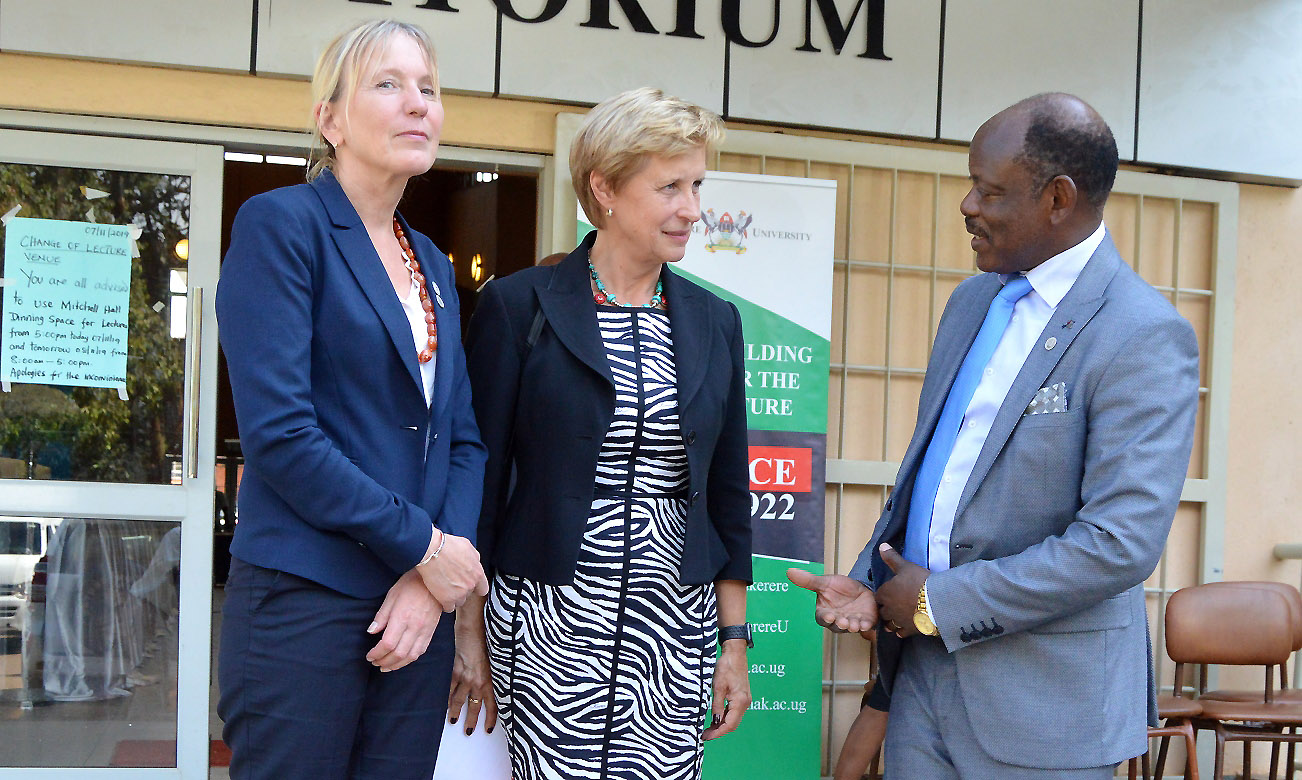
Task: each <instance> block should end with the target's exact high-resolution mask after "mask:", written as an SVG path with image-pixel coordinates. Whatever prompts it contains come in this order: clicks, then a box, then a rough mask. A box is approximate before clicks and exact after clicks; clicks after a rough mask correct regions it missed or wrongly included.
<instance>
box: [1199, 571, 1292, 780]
mask: <svg viewBox="0 0 1302 780" xmlns="http://www.w3.org/2000/svg"><path fill="white" fill-rule="evenodd" d="M1216 585H1217V586H1218V587H1223V588H1234V587H1246V588H1265V589H1267V590H1273V591H1275V592H1276V593H1279V594H1280V595H1281V596H1283V597H1284V598H1285V599H1286V600H1287V601H1288V603H1289V613H1290V614H1291V615H1292V621H1293V652H1295V653H1296V652H1297V651H1298V650H1302V593H1299V592H1298V589H1297V588H1295V587H1293V586H1292V585H1286V584H1284V583H1282V582H1247V581H1245V582H1219V583H1216ZM1275 668H1276V669H1277V670H1278V674H1279V689H1278V690H1277V691H1276V693H1275V701H1278V702H1281V703H1287V704H1302V689H1299V688H1289V687H1288V664H1286V663H1285V664H1280V665H1279V666H1278V667H1275ZM1296 684H1297V681H1294V685H1296ZM1200 685H1201V688H1202V691H1201V692H1200V693H1199V694H1198V699H1199V700H1200V701H1201V700H1211V701H1231V702H1261V701H1263V699H1262V691H1259V690H1233V689H1221V690H1215V691H1208V690H1206V688H1207V669H1206V667H1203V669H1202V675H1201V681H1200ZM1279 744H1280V743H1278V742H1276V743H1275V744H1274V745H1273V746H1272V748H1271V752H1270V775H1269V777H1271V778H1274V777H1275V776H1276V775H1277V774H1278V772H1279ZM1296 748H1297V744H1296V743H1294V742H1289V743H1288V754H1287V756H1286V757H1285V762H1284V766H1285V767H1287V770H1286V773H1285V778H1287V780H1293V776H1294V772H1295V770H1294V766H1295V764H1294V757H1295V753H1296Z"/></svg>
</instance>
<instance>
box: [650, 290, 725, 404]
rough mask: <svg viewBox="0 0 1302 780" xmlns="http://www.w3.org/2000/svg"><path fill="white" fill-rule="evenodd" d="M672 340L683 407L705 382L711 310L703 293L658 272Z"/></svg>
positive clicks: (680, 400) (679, 400) (679, 402)
mask: <svg viewBox="0 0 1302 780" xmlns="http://www.w3.org/2000/svg"><path fill="white" fill-rule="evenodd" d="M660 279H661V280H662V282H663V284H664V290H665V299H666V300H667V301H668V302H669V303H668V310H669V324H670V327H671V328H672V330H673V339H674V371H675V372H676V373H677V375H678V379H677V384H678V405H679V407H686V406H687V405H688V404H689V403H691V401H692V398H693V397H694V396H695V395H696V391H697V390H699V389H700V388H701V383H702V382H704V381H705V374H706V370H707V369H708V368H709V360H708V358H709V344H710V330H711V328H712V327H713V323H711V322H710V307H709V304H708V301H707V300H706V298H705V294H704V293H703V292H702V290H701V289H700V288H699V287H697V286H696V285H694V284H688V283H687V280H685V279H683V278H682V277H680V276H678V275H677V274H675V273H674V272H673V271H672V270H670V268H669V267H668V266H665V267H664V268H662V269H661V271H660Z"/></svg>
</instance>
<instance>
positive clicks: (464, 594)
mask: <svg viewBox="0 0 1302 780" xmlns="http://www.w3.org/2000/svg"><path fill="white" fill-rule="evenodd" d="M441 533H442V531H440V532H439V533H437V534H434V536H433V538H432V539H431V540H430V547H429V548H428V549H427V550H426V555H428V554H429V553H432V552H433V551H434V550H435V549H437V547H436V543H438V542H442V543H443V550H442V551H441V552H440V553H439V556H438V557H437V558H435V559H433V560H431V561H429V562H428V563H426V564H425V565H423V566H417V567H415V568H413V569H411V570H410V571H408V572H407V573H406V574H404V575H402V577H400V578H399V579H398V581H397V582H396V583H394V585H393V587H391V588H389V592H388V593H387V594H385V597H384V602H383V603H382V604H381V605H380V609H379V611H378V612H376V613H375V620H373V621H372V622H371V625H370V626H369V627H367V629H366V630H367V633H370V634H377V633H381V632H383V633H381V636H380V641H379V642H377V643H376V645H375V647H373V648H371V650H370V652H368V653H367V654H366V660H368V661H370V662H371V663H372V664H374V665H376V666H378V667H380V670H381V671H385V672H392V671H394V670H395V669H401V668H402V667H404V666H406V665H407V664H409V663H411V662H412V661H415V660H416V659H417V658H420V656H421V655H422V654H424V652H425V651H426V650H427V649H428V648H429V643H430V639H431V638H433V636H434V631H435V630H436V629H437V628H438V625H439V618H440V617H441V616H442V613H444V612H452V611H453V610H455V609H456V608H457V607H459V606H461V605H462V604H463V603H465V601H466V599H467V598H468V597H469V595H470V594H471V593H476V594H478V595H480V596H483V595H486V594H487V593H488V579H487V578H485V577H484V569H483V567H482V566H480V564H479V551H478V550H476V549H475V547H474V545H472V544H471V543H470V540H469V539H466V538H465V537H463V536H452V535H451V534H449V535H448V536H447V539H446V541H444V540H442V539H440V537H439V534H441Z"/></svg>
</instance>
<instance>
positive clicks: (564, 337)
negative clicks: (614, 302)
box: [534, 231, 615, 386]
mask: <svg viewBox="0 0 1302 780" xmlns="http://www.w3.org/2000/svg"><path fill="white" fill-rule="evenodd" d="M595 237H596V232H595V231H594V232H592V233H589V234H588V237H587V238H585V239H583V243H581V244H579V246H578V247H577V248H576V249H575V250H574V251H573V252H570V254H569V256H568V257H566V258H565V259H564V260H562V261H561V262H560V263H559V264H558V265H557V266H556V269H555V270H554V271H552V273H551V276H550V278H549V279H548V280H547V281H546V282H543V281H539V282H538V283H536V284H535V286H534V290H535V292H536V293H537V294H538V305H539V306H540V307H541V308H542V312H543V316H544V317H546V319H547V324H548V325H549V326H551V329H552V332H553V333H555V334H556V338H557V339H558V340H559V341H560V342H561V344H562V345H564V347H565V348H566V349H568V350H569V351H570V352H572V353H573V354H574V356H575V357H577V358H578V359H579V360H581V361H582V362H583V363H585V364H587V365H588V366H589V367H590V368H591V369H592V370H593V371H596V372H597V373H598V374H600V375H601V376H602V377H604V378H605V380H606V381H607V382H609V383H610V384H611V385H612V386H613V385H614V384H615V378H614V376H613V375H612V374H611V373H610V361H609V360H608V359H607V357H606V347H605V345H603V344H602V343H601V331H600V330H598V328H597V304H596V303H595V302H594V301H593V300H592V285H591V283H590V282H589V281H588V280H589V276H588V250H589V249H590V248H591V247H592V242H593V240H595Z"/></svg>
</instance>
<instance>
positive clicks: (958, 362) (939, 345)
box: [870, 274, 1003, 549]
mask: <svg viewBox="0 0 1302 780" xmlns="http://www.w3.org/2000/svg"><path fill="white" fill-rule="evenodd" d="M974 284H975V285H976V286H975V289H973V290H972V292H971V294H970V295H968V296H967V297H969V298H970V300H969V301H965V302H963V303H961V304H959V305H957V306H954V307H953V308H952V309H950V310H949V312H948V315H947V319H946V321H945V323H944V327H943V328H941V329H940V330H939V331H937V333H936V343H935V345H934V346H933V347H932V349H931V359H930V360H929V361H928V364H927V375H926V378H925V379H924V380H923V386H922V396H921V397H920V398H919V399H918V403H919V407H918V422H917V425H916V426H915V427H914V429H913V439H912V440H911V441H910V442H909V447H908V449H906V450H905V451H904V459H903V460H901V461H900V471H899V473H898V474H896V476H895V491H894V492H893V493H892V498H899V499H901V500H903V499H904V498H905V497H906V495H902V493H901V491H902V490H904V489H906V488H907V489H908V491H909V493H908V494H907V497H908V498H909V499H910V500H911V499H912V482H913V475H914V473H915V472H916V471H917V469H918V467H919V466H920V465H921V464H922V457H923V455H925V454H926V452H927V445H929V444H930V443H931V434H932V432H933V431H934V430H935V428H936V422H937V421H938V420H939V419H940V413H941V411H942V410H943V409H944V408H945V399H947V398H949V391H950V388H952V387H953V385H954V379H955V378H957V377H958V370H959V368H961V367H962V365H963V359H964V358H966V357H967V353H968V350H969V349H971V348H972V342H973V341H976V336H977V331H979V330H981V323H982V322H984V321H985V318H986V312H987V311H989V309H990V301H992V300H994V297H995V296H996V295H998V294H999V290H1000V288H1002V287H1003V285H1002V284H1000V282H999V276H998V275H997V274H984V275H982V276H981V277H980V278H978V279H976V280H975V282H974ZM922 404H925V406H923V405H922ZM900 506H901V507H904V506H905V505H904V504H901V505H900ZM908 516H909V513H908V511H907V509H901V511H899V512H896V513H895V514H894V515H893V517H892V520H891V522H889V523H888V524H887V525H885V526H881V525H879V526H878V528H877V532H876V534H875V535H874V537H873V540H872V543H871V545H870V546H871V547H872V549H876V547H877V544H878V543H879V542H880V541H885V540H889V539H893V538H895V536H896V535H897V534H898V533H899V532H900V526H901V525H903V524H904V523H905V522H906V521H907V520H908Z"/></svg>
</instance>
